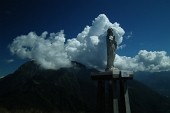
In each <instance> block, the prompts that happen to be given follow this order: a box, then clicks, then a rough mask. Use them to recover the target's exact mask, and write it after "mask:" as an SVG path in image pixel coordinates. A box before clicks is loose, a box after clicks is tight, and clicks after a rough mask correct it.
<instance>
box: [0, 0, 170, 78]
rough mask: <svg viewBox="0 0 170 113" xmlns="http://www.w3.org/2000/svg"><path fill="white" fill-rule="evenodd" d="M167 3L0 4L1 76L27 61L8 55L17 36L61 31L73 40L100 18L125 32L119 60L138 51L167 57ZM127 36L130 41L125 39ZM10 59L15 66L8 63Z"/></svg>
mask: <svg viewBox="0 0 170 113" xmlns="http://www.w3.org/2000/svg"><path fill="white" fill-rule="evenodd" d="M169 6H170V1H169V0H120V1H119V0H82V1H80V0H50V1H47V0H46V1H45V0H25V1H22V0H4V1H3V0H1V3H0V76H3V75H7V74H9V73H13V72H14V71H15V70H16V69H17V68H18V67H19V66H20V65H21V64H23V63H24V62H26V61H28V60H29V59H28V58H26V59H20V58H18V57H17V55H13V56H12V55H11V53H10V50H9V48H8V45H9V44H11V43H12V42H13V39H15V38H16V37H17V36H21V35H27V34H28V33H29V32H31V31H33V32H36V34H37V35H41V33H42V32H44V31H48V32H49V33H51V32H59V31H60V30H64V34H65V35H66V36H65V38H66V39H69V38H70V39H71V38H76V37H77V34H78V33H80V32H81V31H83V29H84V28H85V27H86V25H89V26H91V24H92V21H93V20H94V19H95V18H96V17H98V15H99V14H105V15H106V16H107V18H108V19H109V20H110V22H112V23H114V22H118V23H119V24H120V26H121V27H122V28H123V29H124V31H125V34H124V35H123V42H122V43H121V45H124V44H125V45H126V46H125V47H124V48H123V49H119V50H118V51H117V54H118V55H119V56H127V57H134V56H136V55H137V54H138V52H139V51H140V50H146V51H166V52H167V54H166V56H167V57H169V56H170V48H169V43H170V13H169V12H170V7H169ZM129 36H130V38H128V37H129ZM10 59H13V61H14V62H11V63H7V60H10Z"/></svg>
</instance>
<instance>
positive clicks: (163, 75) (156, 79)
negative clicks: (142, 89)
mask: <svg viewBox="0 0 170 113" xmlns="http://www.w3.org/2000/svg"><path fill="white" fill-rule="evenodd" d="M135 74H136V75H135V79H136V80H138V81H140V82H142V83H143V84H145V85H147V86H148V87H150V88H151V89H153V90H155V91H157V92H158V93H160V94H162V95H164V96H167V97H170V84H169V82H170V72H169V71H165V72H154V73H148V72H137V73H135Z"/></svg>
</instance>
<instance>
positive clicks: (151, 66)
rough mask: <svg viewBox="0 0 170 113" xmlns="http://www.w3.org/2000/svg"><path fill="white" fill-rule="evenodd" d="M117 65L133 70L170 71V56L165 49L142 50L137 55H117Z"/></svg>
mask: <svg viewBox="0 0 170 113" xmlns="http://www.w3.org/2000/svg"><path fill="white" fill-rule="evenodd" d="M115 65H116V66H117V67H118V68H120V69H125V70H133V71H151V72H158V71H170V57H169V56H167V55H166V52H165V51H150V52H148V51H146V50H140V51H139V52H138V55H136V56H135V57H133V58H131V57H126V56H119V55H117V56H116V59H115Z"/></svg>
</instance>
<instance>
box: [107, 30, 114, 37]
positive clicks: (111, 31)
mask: <svg viewBox="0 0 170 113" xmlns="http://www.w3.org/2000/svg"><path fill="white" fill-rule="evenodd" d="M107 35H109V36H110V35H111V36H113V29H112V28H109V29H108V30H107Z"/></svg>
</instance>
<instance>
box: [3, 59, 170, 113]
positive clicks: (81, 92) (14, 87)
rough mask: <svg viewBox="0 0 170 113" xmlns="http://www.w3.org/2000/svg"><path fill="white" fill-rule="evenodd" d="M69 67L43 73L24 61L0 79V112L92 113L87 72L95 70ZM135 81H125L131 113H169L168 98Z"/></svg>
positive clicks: (93, 84) (93, 85) (93, 104)
mask: <svg viewBox="0 0 170 113" xmlns="http://www.w3.org/2000/svg"><path fill="white" fill-rule="evenodd" d="M72 65H73V67H71V68H61V69H59V70H45V69H41V68H40V67H39V66H38V65H37V64H35V62H34V61H28V62H26V63H25V64H23V65H22V66H20V67H19V68H18V69H17V70H16V71H15V72H14V73H13V74H10V75H7V76H5V77H4V78H1V79H0V111H1V109H5V110H9V111H17V110H21V111H25V110H39V111H42V112H45V111H46V112H53V111H56V113H59V112H64V111H67V113H68V112H87V113H94V112H95V111H96V102H97V101H96V97H97V84H96V82H95V81H92V80H91V78H90V73H91V72H98V70H96V69H88V68H86V67H85V66H84V65H83V64H80V63H78V62H75V61H73V62H72ZM136 74H137V77H135V79H136V80H139V79H140V77H141V76H139V74H138V73H135V76H136ZM141 78H142V77H141ZM148 78H149V77H148ZM158 78H159V77H158ZM136 80H129V82H128V87H129V98H130V104H131V111H132V113H170V99H169V98H168V97H166V96H164V95H162V93H161V92H160V93H161V94H160V93H157V92H156V91H154V90H152V89H151V88H149V87H148V86H149V85H148V86H146V85H144V84H142V83H141V82H142V79H141V82H138V81H136ZM143 80H144V79H143ZM144 81H145V80H144ZM148 81H151V80H148ZM164 83H165V82H164ZM159 86H160V85H159ZM161 86H162V87H163V86H164V85H161Z"/></svg>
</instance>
